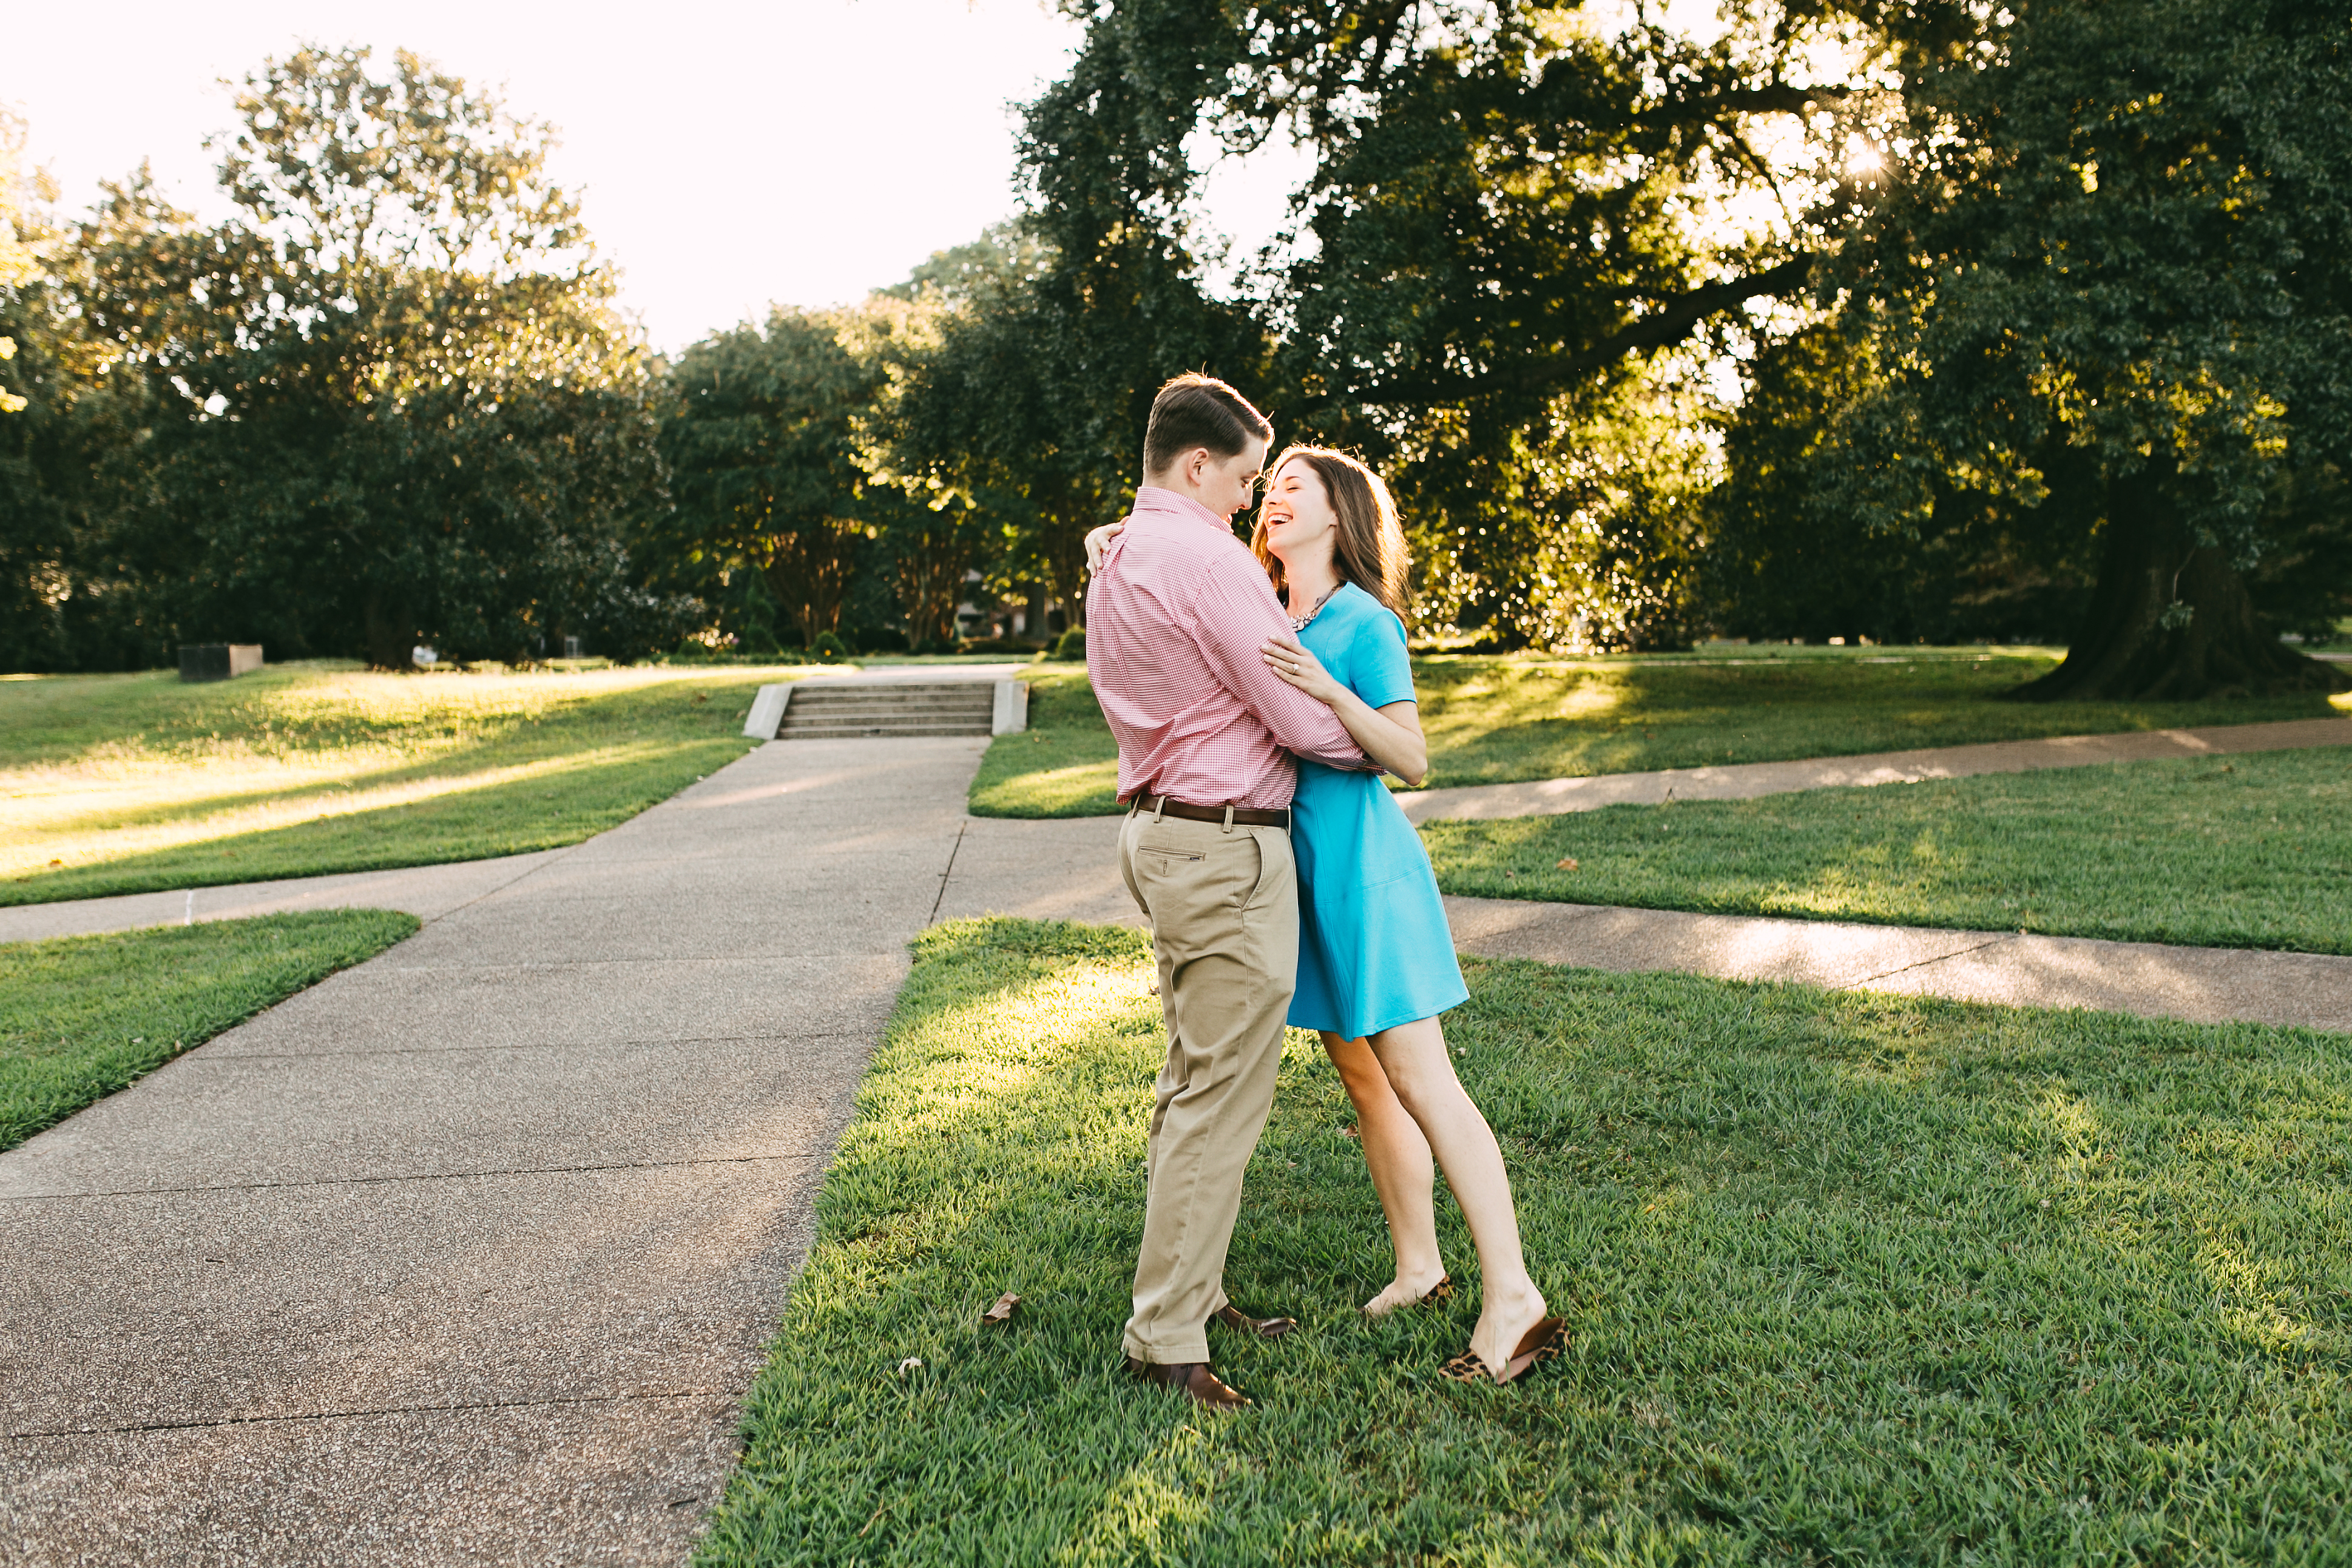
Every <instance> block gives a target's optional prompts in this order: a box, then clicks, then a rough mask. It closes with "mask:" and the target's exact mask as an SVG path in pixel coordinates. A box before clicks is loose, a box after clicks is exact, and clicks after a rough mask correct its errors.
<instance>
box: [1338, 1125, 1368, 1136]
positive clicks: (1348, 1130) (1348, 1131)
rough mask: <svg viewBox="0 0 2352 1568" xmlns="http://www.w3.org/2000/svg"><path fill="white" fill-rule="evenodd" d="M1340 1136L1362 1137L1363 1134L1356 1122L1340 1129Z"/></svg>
mask: <svg viewBox="0 0 2352 1568" xmlns="http://www.w3.org/2000/svg"><path fill="white" fill-rule="evenodd" d="M1339 1136H1340V1137H1342V1138H1360V1137H1362V1136H1363V1134H1362V1133H1360V1132H1359V1131H1356V1129H1355V1126H1354V1124H1353V1123H1350V1124H1349V1125H1348V1126H1346V1127H1342V1128H1340V1129H1339Z"/></svg>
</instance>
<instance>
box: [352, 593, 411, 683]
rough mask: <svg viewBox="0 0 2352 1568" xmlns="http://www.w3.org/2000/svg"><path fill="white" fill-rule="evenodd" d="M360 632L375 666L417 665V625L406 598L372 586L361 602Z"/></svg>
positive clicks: (399, 666)
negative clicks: (384, 592) (395, 596)
mask: <svg viewBox="0 0 2352 1568" xmlns="http://www.w3.org/2000/svg"><path fill="white" fill-rule="evenodd" d="M360 636H361V637H362V640H364V642H365V643H366V645H367V647H366V653H367V661H368V664H369V666H370V667H371V668H375V669H414V668H416V626H415V621H414V618H413V617H412V616H410V615H409V613H408V605H407V602H406V601H405V600H403V599H397V598H393V597H390V596H388V595H383V594H381V593H378V592H376V591H374V590H373V589H371V590H369V592H368V595H367V598H366V601H365V602H364V603H363V604H362V605H361V606H360Z"/></svg>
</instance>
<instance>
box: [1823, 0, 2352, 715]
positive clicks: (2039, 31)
mask: <svg viewBox="0 0 2352 1568" xmlns="http://www.w3.org/2000/svg"><path fill="white" fill-rule="evenodd" d="M2347 49H2352V41H2348V40H2347V38H2346V37H2345V35H2344V30H2343V28H2342V26H2340V19H2339V18H2336V17H2333V16H2327V15H2325V14H2323V13H2322V12H2321V11H2318V10H2315V9H2313V8H2312V7H2309V6H2306V5H2296V4H2292V3H2287V0H2276V3H2258V4H2253V5H2241V4H2237V3H2235V0H2103V3H2101V4H2097V5H2079V4H2071V3H2063V0H2048V3H2033V4H2023V5H2017V6H2014V7H2012V8H2011V10H2007V11H2003V12H2001V13H2000V14H1999V16H1997V17H1996V18H1995V19H1994V20H1993V21H1992V22H1990V24H1988V25H1987V34H1986V37H1985V39H1984V40H1983V44H1982V47H1979V48H1972V49H1967V50H1930V49H1924V48H1923V49H1918V50H1915V51H1914V52H1912V53H1911V54H1910V55H1909V56H1908V57H1907V58H1905V59H1904V60H1903V61H1902V66H1903V69H1904V87H1903V100H1904V110H1905V120H1904V122H1903V123H1902V124H1901V125H1900V126H1899V127H1898V128H1897V129H1896V132H1895V142H1896V146H1895V151H1896V152H1898V153H1900V154H1901V158H1900V164H1899V170H1898V172H1897V174H1895V176H1893V177H1892V178H1890V180H1889V182H1888V183H1887V185H1886V188H1885V191H1884V192H1883V193H1882V194H1881V195H1879V196H1878V197H1877V199H1876V200H1875V201H1874V202H1872V203H1870V204H1868V205H1867V206H1866V208H1865V209H1864V211H1863V212H1862V214H1861V216H1858V217H1857V218H1856V219H1855V221H1854V222H1853V226H1852V234H1851V237H1850V239H1849V240H1848V242H1847V243H1846V245H1845V246H1844V247H1843V251H1842V253H1841V256H1840V258H1839V261H1838V264H1837V266H1836V268H1834V269H1833V274H1832V277H1833V280H1834V281H1835V282H1836V283H1837V284H1838V285H1839V286H1841V287H1843V288H1845V289H1851V290H1852V291H1853V295H1854V297H1855V299H1856V300H1858V301H1860V302H1862V304H1863V305H1864V309H1863V310H1861V311H1860V312H1859V313H1857V314H1856V315H1855V316H1854V317H1853V322H1854V324H1855V326H1856V327H1857V328H1860V329H1865V330H1867V331H1870V332H1872V333H1873V334H1874V335H1875V336H1876V338H1877V339H1878V342H1879V347H1878V350H1877V353H1878V359H1879V363H1880V365H1881V380H1880V382H1879V384H1878V385H1877V386H1876V387H1875V388H1874V390H1873V391H1872V392H1871V393H1870V395H1866V396H1864V397H1863V398H1861V399H1859V400H1858V401H1857V402H1856V404H1855V405H1854V406H1853V408H1852V409H1851V410H1850V411H1849V412H1848V413H1847V414H1846V416H1845V418H1844V424H1843V432H1842V444H1843V447H1844V448H1845V455H1844V458H1843V464H1842V466H1841V471H1840V472H1839V475H1838V478H1839V480H1840V482H1839V484H1838V486H1837V488H1836V489H1834V490H1833V491H1832V496H1831V500H1832V503H1833V504H1839V505H1846V506H1853V507H1856V508H1859V509H1861V510H1863V511H1864V513H1865V514H1866V515H1868V516H1870V517H1871V518H1872V519H1873V520H1874V521H1876V522H1878V523H1879V524H1880V525H1882V526H1910V525H1916V522H1917V521H1918V520H1920V519H1921V518H1922V517H1931V516H1932V515H1933V512H1934V510H1936V508H1937V495H1938V492H1939V491H1940V490H1943V489H1948V488H1957V489H1974V490H1979V491H1983V492H1989V493H1990V494H1992V495H1995V496H1999V497H2004V498H2007V499H2009V500H2012V501H2013V502H2014V503H2016V504H2017V505H2019V506H2021V507H2025V508H2034V507H2036V506H2037V505H2038V506H2039V507H2040V508H2041V509H2042V510H2043V511H2044V512H2045V514H2046V516H2047V521H2046V522H2045V524H2044V526H2045V527H2048V528H2052V529H2072V530H2076V531H2084V530H2087V529H2088V528H2089V527H2090V526H2091V525H2093V524H2098V525H2100V528H2101V534H2102V539H2101V546H2100V548H2101V553H2102V560H2101V563H2100V568H2099V586H2098V590H2097V593H2096V594H2095V596H2094V598H2093V601H2092V603H2091V605H2089V608H2088V614H2087V618H2086V621H2085V624H2084V625H2083V626H2081V627H2080V628H2079V630H2078V632H2077V635H2075V636H2074V638H2073V642H2074V647H2073V649H2072V652H2071V655H2070V658H2069V660H2068V663H2067V665H2066V666H2065V668H2063V669H2062V670H2061V671H2059V672H2058V673H2057V674H2056V675H2055V676H2054V677H2053V679H2052V680H2051V681H2050V682H2049V683H2047V684H2046V685H2045V686H2044V687H2043V688H2042V689H2041V692H2042V694H2046V695H2050V696H2063V695H2081V696H2129V695H2148V696H2198V695H2202V694H2204V693H2206V692H2208V691H2230V690H2245V689H2268V688H2270V687H2273V686H2280V685H2285V686H2294V685H2299V684H2310V685H2317V686H2321V687H2328V686H2334V685H2336V684H2339V683H2340V680H2341V678H2340V677H2339V676H2337V675H2336V673H2335V672H2333V671H2330V670H2327V669H2326V668H2323V667H2320V666H2316V665H2313V664H2311V663H2310V662H2309V661H2307V660H2303V659H2300V658H2296V657H2295V656H2294V655H2293V654H2291V653H2287V652H2284V650H2282V649H2281V648H2280V647H2279V646H2278V644H2277V642H2276V640H2275V638H2274V637H2271V636H2270V635H2269V634H2268V632H2267V630H2266V629H2265V628H2264V627H2263V626H2261V625H2260V623H2259V620H2258V618H2257V617H2256V616H2255V615H2254V614H2253V611H2252V605H2251V604H2250V602H2249V600H2248V597H2247V595H2246V592H2245V589H2244V586H2243V584H2242V579H2241V575H2240V574H2241V573H2242V570H2243V569H2244V568H2245V567H2247V566H2250V565H2252V563H2254V562H2255V561H2256V560H2258V559H2259V558H2260V556H2261V555H2262V554H2263V552H2265V550H2266V548H2267V547H2268V546H2269V544H2270V543H2271V542H2272V540H2273V537H2274V536H2275V528H2276V521H2277V517H2276V513H2277V510H2278V509H2277V507H2276V504H2275V502H2276V500H2277V498H2278V492H2279V489H2280V487H2281V485H2282V484H2283V483H2284V482H2286V476H2288V475H2292V474H2296V473H2303V474H2319V473H2323V472H2325V471H2326V469H2327V468H2329V467H2330V466H2331V465H2340V464H2341V463H2342V462H2344V461H2345V459H2346V457H2347V452H2352V403H2347V398H2346V394H2345V390H2344V386H2343V384H2342V377H2341V375H2340V374H2339V370H2338V367H2339V365H2340V363H2341V361H2342V359H2343V356H2344V353H2345V352H2346V349H2347V345H2352V317H2347V307H2352V69H2347ZM2078 536H2079V535H2078ZM2336 571H2337V572H2338V573H2339V574H2340V573H2343V572H2345V571H2352V568H2344V567H2342V566H2341V565H2340V563H2338V564H2337V566H2336ZM2338 581H2339V582H2340V583H2342V584H2344V586H2345V587H2346V588H2347V589H2352V578H2346V577H2343V576H2341V575H2339V577H2338ZM2305 618H2306V619H2308V618H2310V617H2309V616H2306V617H2305Z"/></svg>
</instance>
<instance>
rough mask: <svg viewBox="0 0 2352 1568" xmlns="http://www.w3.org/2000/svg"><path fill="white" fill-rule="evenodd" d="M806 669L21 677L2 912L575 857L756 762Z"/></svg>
mask: <svg viewBox="0 0 2352 1568" xmlns="http://www.w3.org/2000/svg"><path fill="white" fill-rule="evenodd" d="M804 673H806V672H805V671H804V670H801V669H775V668H766V669H762V668H707V669H691V668H645V669H609V668H606V669H588V670H577V671H566V672H557V671H541V672H529V673H521V672H518V673H511V674H503V673H502V674H473V675H464V674H455V673H451V674H435V675H390V674H380V673H371V672H368V671H365V670H362V669H360V668H357V667H355V666H350V665H333V664H313V665H275V666H271V667H270V668H268V669H266V670H264V671H262V672H261V673H259V674H256V675H250V676H246V677H244V678H242V679H236V680H232V681H222V682H217V683H214V684H207V685H199V686H184V685H182V684H181V683H180V682H179V680H178V679H177V678H176V677H175V676H173V675H171V674H168V673H151V674H142V675H125V676H54V677H38V678H19V679H6V680H0V904H23V903H44V902H47V901H49V900H56V899H79V898H89V897H92V896H95V895H99V894H105V893H130V892H146V891H151V890H153V889H176V888H187V887H205V886H209V885H214V884H217V883H225V882H247V881H257V880H262V879H268V878H274V877H300V876H311V875H316V874H318V873H320V872H327V871H359V870H371V869H374V868H382V867H387V866H421V865H429V864H433V863H436V862H439V861H446V860H469V859H475V858H480V857H484V856H492V855H515V854H520V853H522V852H524V851H527V850H532V849H547V848H553V847H557V846H560V845H565V844H576V843H578V842H579V841H580V840H581V839H583V838H585V837H589V836H591V835H592V834H595V833H601V832H603V831H604V829H605V828H607V827H611V826H614V824H616V823H619V822H623V821H625V820H626V819H627V818H629V817H631V816H635V815H636V814H637V813H638V812H640V811H643V810H645V809H646V807H647V806H649V805H654V804H656V802H658V801H662V800H665V799H667V798H668V797H669V796H670V795H674V794H676V793H677V791H678V790H679V789H681V788H683V787H685V786H686V785H687V784H691V783H693V782H694V780H695V779H696V778H697V777H698V776H699V775H701V774H705V773H710V772H712V771H713V770H715V769H717V768H719V766H721V765H723V764H724V763H727V762H728V761H729V760H730V759H731V758H734V757H737V756H740V755H741V754H742V753H743V752H744V750H745V749H746V748H747V747H749V746H750V745H751V742H747V741H746V740H744V739H743V737H742V734H741V731H742V728H743V719H744V716H745V714H746V713H747V712H748V711H749V710H750V708H751V696H752V693H753V691H754V690H755V689H757V688H758V687H759V686H760V685H761V683H762V682H765V681H773V680H785V679H796V678H797V677H799V676H800V675H803V674H804Z"/></svg>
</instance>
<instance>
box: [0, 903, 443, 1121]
mask: <svg viewBox="0 0 2352 1568" xmlns="http://www.w3.org/2000/svg"><path fill="white" fill-rule="evenodd" d="M417 923H418V922H417V921H416V918H415V916H414V915H404V914H397V913H394V912H393V911H392V910H331V911H324V912H320V913H317V914H299V915H264V916H261V917H260V918H258V919H256V920H243V921H207V922H205V924H203V925H199V926H164V927H162V928H161V929H156V930H148V931H121V932H117V933H114V934H112V935H108V936H69V937H60V938H58V939H57V940H55V941H51V942H12V943H9V944H7V945H5V946H0V1150H4V1149H13V1148H15V1147H16V1145H17V1144H19V1143H22V1142H24V1141H25V1140H26V1139H27V1138H30V1137H31V1136H32V1135H33V1134H34V1133H36V1132H38V1131H41V1130H42V1129H43V1128H45V1127H50V1126H54V1125H55V1124H57V1123H58V1122H59V1121H64V1120H65V1119H66V1118H67V1117H68V1116H71V1115H72V1114H73V1113H74V1112H75V1111H77V1110H80V1109H81V1108H82V1107H83V1106H85V1105H88V1104H89V1103H91V1102H92V1101H93V1100H101V1099H103V1098H105V1097H106V1096H107V1095H110V1094H112V1093H113V1092H114V1091H115V1090H117V1089H123V1088H126V1087H128V1086H129V1085H131V1084H132V1083H134V1082H136V1081H138V1079H141V1078H142V1077H144V1076H145V1075H146V1074H148V1073H150V1072H152V1071H153V1070H154V1069H155V1068H159V1067H161V1066H163V1064H164V1063H165V1062H167V1061H170V1060H171V1059H172V1058H173V1057H175V1056H177V1055H179V1054H180V1053H181V1052H182V1051H184V1050H189V1049H193V1048H194V1047H197V1046H200V1045H203V1044H204V1043H205V1041H206V1040H208V1039H210V1038H212V1037H214V1036H215V1035H217V1034H219V1033H220V1032H221V1031H222V1030H224V1029H226V1028H230V1027H233V1026H236V1025H237V1024H241V1023H243V1022H244V1021H245V1020H246V1019H247V1018H249V1017H251V1016H253V1015H254V1014H256V1013H258V1012H260V1011H261V1010H262V1009H263V1008H265V1007H268V1006H270V1005H274V1004H276V1003H278V1002H280V1001H283V1000H284V999H285V998H287V997H289V996H290V995H292V994H294V993H295V992H297V991H300V990H302V989H304V988H306V987H308V986H311V985H315V984H318V983H319V982H320V981H321V980H324V979H325V978H326V977H327V976H328V975H330V974H332V973H335V971H337V970H339V969H348V968H350V967H351V966H352V964H354V963H362V962H364V961H365V960H367V959H370V958H373V956H375V954H377V953H378V952H383V950H384V949H385V948H387V947H390V946H391V945H392V944H393V943H394V942H398V941H400V940H401V939H402V938H403V937H405V936H407V935H408V934H409V933H410V932H411V931H415V929H416V927H417Z"/></svg>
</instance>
